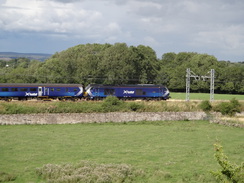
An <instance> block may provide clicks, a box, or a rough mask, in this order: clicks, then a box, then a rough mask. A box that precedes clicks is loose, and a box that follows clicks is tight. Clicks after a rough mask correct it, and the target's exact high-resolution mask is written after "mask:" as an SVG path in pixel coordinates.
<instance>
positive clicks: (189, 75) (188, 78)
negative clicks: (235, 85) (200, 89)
mask: <svg viewBox="0 0 244 183" xmlns="http://www.w3.org/2000/svg"><path fill="white" fill-rule="evenodd" d="M209 73H210V76H209V75H206V76H199V75H196V74H195V73H194V72H193V71H191V69H190V68H187V69H186V101H190V85H191V84H190V83H191V78H194V79H195V80H196V81H200V80H201V79H202V80H203V81H206V79H210V101H211V102H212V101H214V77H215V76H214V75H215V70H214V69H211V70H210V72H208V74H209Z"/></svg>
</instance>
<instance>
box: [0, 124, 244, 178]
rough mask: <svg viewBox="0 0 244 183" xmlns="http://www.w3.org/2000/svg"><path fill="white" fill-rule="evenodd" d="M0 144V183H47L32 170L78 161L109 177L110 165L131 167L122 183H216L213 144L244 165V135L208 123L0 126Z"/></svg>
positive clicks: (231, 129)
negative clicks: (107, 171) (88, 164)
mask: <svg viewBox="0 0 244 183" xmlns="http://www.w3.org/2000/svg"><path fill="white" fill-rule="evenodd" d="M0 139H1V140H0V162H1V163H0V182H1V180H2V182H4V181H3V179H4V176H5V177H7V176H8V177H12V180H13V181H12V182H18V183H22V182H23V183H24V182H47V181H48V179H45V178H44V177H41V176H40V173H39V174H38V173H37V170H40V169H42V168H43V167H45V166H46V168H48V167H49V168H50V166H51V165H53V166H54V167H58V166H59V165H65V166H64V167H66V168H67V167H71V165H73V166H77V164H79V162H81V161H86V162H90V164H92V166H93V164H98V165H110V166H109V168H108V169H107V170H110V171H111V169H112V168H111V167H112V166H111V165H121V166H120V167H122V168H120V169H123V171H125V169H126V167H133V169H134V170H135V171H133V172H136V173H135V174H136V176H134V177H131V178H130V179H126V181H125V182H152V183H156V182H160V183H161V182H215V179H214V178H213V176H212V175H211V174H210V171H211V170H219V169H220V166H219V165H218V163H217V161H216V160H215V158H214V153H215V151H214V146H213V144H215V143H221V145H222V146H223V147H224V153H225V154H226V155H227V156H228V157H229V159H230V161H232V162H234V163H237V164H240V162H243V161H244V143H243V139H244V133H243V129H242V128H234V127H226V126H221V125H217V124H211V123H209V122H208V121H157V122H130V123H119V124H115V123H104V124H98V123H94V124H75V125H16V126H0ZM102 167H105V166H102ZM107 167H108V166H107ZM87 169H89V168H88V167H86V168H85V170H86V171H87ZM99 169H100V170H101V169H102V168H101V166H100V167H99ZM83 170H84V168H83ZM126 170H128V168H127V169H126ZM48 171H50V169H49V170H48ZM120 172H121V171H120ZM133 172H132V173H131V175H132V174H133ZM49 174H50V172H49ZM80 174H82V172H80ZM95 174H96V175H97V174H98V172H97V169H96V172H95ZM127 174H129V173H128V171H127ZM86 175H87V174H86ZM102 175H103V176H102V178H104V175H105V174H104V172H103V174H102ZM1 176H2V177H1ZM71 176H72V175H71V174H70V175H69V177H71ZM120 176H121V175H120ZM102 178H101V179H99V180H100V182H102V180H104V179H102ZM106 178H109V177H106ZM9 179H11V178H9ZM5 181H6V178H5ZM97 182H99V181H98V180H97ZM118 182H119V181H118Z"/></svg>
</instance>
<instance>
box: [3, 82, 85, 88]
mask: <svg viewBox="0 0 244 183" xmlns="http://www.w3.org/2000/svg"><path fill="white" fill-rule="evenodd" d="M39 86H42V87H45V86H46V87H81V86H83V85H82V84H56V83H55V84H54V83H53V84H52V83H48V84H43V83H0V87H39Z"/></svg>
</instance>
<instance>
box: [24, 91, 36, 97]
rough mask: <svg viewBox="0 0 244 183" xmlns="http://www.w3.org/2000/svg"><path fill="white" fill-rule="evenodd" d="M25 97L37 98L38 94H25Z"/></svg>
mask: <svg viewBox="0 0 244 183" xmlns="http://www.w3.org/2000/svg"><path fill="white" fill-rule="evenodd" d="M25 96H27V97H36V96H37V93H30V92H25Z"/></svg>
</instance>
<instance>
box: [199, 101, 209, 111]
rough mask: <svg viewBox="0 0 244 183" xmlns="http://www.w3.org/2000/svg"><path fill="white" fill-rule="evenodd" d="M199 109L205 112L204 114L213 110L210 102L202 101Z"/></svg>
mask: <svg viewBox="0 0 244 183" xmlns="http://www.w3.org/2000/svg"><path fill="white" fill-rule="evenodd" d="M199 107H200V108H201V109H202V110H203V111H204V112H209V111H211V110H212V106H211V104H210V102H209V101H208V100H205V101H202V102H201V103H200V105H199Z"/></svg>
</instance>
